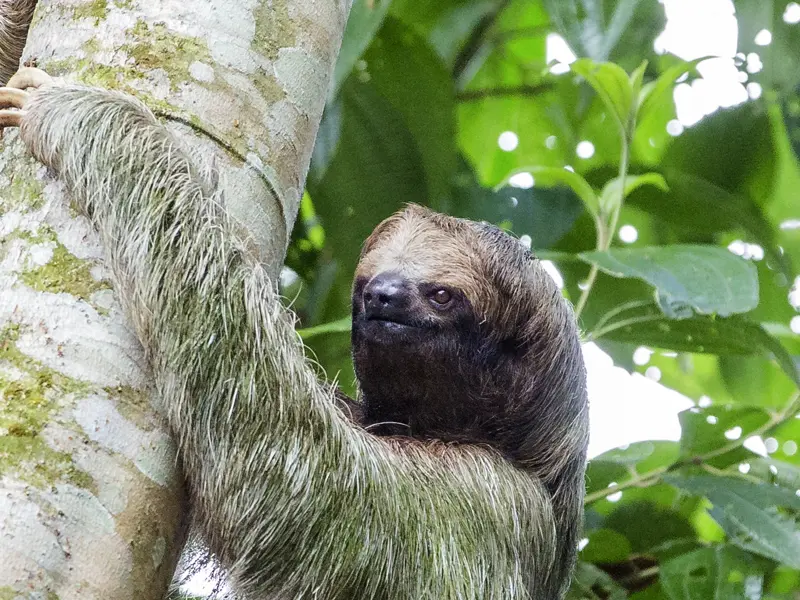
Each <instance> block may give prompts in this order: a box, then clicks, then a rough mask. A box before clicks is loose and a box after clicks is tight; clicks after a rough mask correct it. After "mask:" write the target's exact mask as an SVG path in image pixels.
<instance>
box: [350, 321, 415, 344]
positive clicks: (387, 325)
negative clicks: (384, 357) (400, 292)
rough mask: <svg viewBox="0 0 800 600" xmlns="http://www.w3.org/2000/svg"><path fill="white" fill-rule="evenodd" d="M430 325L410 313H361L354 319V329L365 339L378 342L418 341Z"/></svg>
mask: <svg viewBox="0 0 800 600" xmlns="http://www.w3.org/2000/svg"><path fill="white" fill-rule="evenodd" d="M428 329H429V327H426V325H425V323H420V322H418V321H417V320H414V319H412V318H411V316H410V315H408V316H406V315H397V314H395V315H364V314H362V315H360V318H359V317H357V318H356V319H355V320H354V321H353V330H354V331H355V332H356V333H357V335H358V337H360V338H361V339H363V340H364V341H368V342H372V343H378V344H398V343H403V342H413V343H417V342H419V341H421V338H420V336H421V335H423V334H424V333H426V331H427V330H428Z"/></svg>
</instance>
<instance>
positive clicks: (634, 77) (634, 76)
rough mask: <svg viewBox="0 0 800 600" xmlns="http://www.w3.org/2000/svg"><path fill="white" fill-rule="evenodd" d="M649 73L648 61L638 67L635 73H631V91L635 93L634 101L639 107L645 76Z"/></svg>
mask: <svg viewBox="0 0 800 600" xmlns="http://www.w3.org/2000/svg"><path fill="white" fill-rule="evenodd" d="M646 71H647V61H646V60H645V61H642V64H640V65H639V66H638V67H636V68H635V69H634V70H633V72H632V73H631V76H630V80H631V90H632V91H633V99H634V102H636V105H637V107H638V105H639V104H638V99H639V98H640V97H641V93H642V84H643V82H644V74H645V72H646Z"/></svg>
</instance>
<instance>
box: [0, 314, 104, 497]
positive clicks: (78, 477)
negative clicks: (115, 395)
mask: <svg viewBox="0 0 800 600" xmlns="http://www.w3.org/2000/svg"><path fill="white" fill-rule="evenodd" d="M19 333H20V327H19V325H16V324H12V325H7V326H5V327H3V328H2V329H0V340H2V341H0V364H4V363H6V364H10V365H11V366H12V367H13V368H14V369H15V370H17V371H19V372H20V373H21V376H20V377H19V378H14V379H8V378H6V377H3V376H0V474H5V473H8V472H13V473H14V474H15V475H16V476H18V477H20V478H21V479H23V480H24V481H26V482H28V483H30V484H31V485H34V486H36V487H46V486H48V485H52V484H53V483H55V482H58V481H65V482H69V483H71V484H73V485H76V486H79V487H82V488H86V489H90V490H92V489H93V487H94V482H93V480H92V478H91V476H89V475H88V474H86V473H85V472H83V471H81V470H80V469H78V468H77V467H75V465H74V464H73V462H72V457H71V456H70V455H69V454H68V453H65V452H57V451H55V450H53V449H52V448H50V446H48V444H47V443H46V442H45V440H44V438H43V437H42V435H41V434H42V431H43V430H44V428H45V427H46V426H47V424H48V423H49V422H50V420H51V419H52V418H53V415H54V414H55V412H56V411H57V410H58V408H59V404H58V402H57V401H56V398H58V397H60V396H64V395H67V394H71V393H86V392H88V390H89V385H88V384H85V383H83V382H80V381H77V380H75V379H72V378H70V377H67V376H65V375H62V374H61V373H58V372H56V371H53V370H52V369H48V368H46V367H45V366H43V365H41V364H40V363H39V362H38V361H36V360H34V359H32V358H30V357H29V356H27V355H25V354H23V353H22V352H20V350H19V349H18V348H17V344H16V342H17V340H18V339H19Z"/></svg>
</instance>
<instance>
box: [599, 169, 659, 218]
mask: <svg viewBox="0 0 800 600" xmlns="http://www.w3.org/2000/svg"><path fill="white" fill-rule="evenodd" d="M643 185H652V186H654V187H657V188H658V189H660V190H661V191H662V192H668V191H669V186H667V182H666V181H665V180H664V177H663V176H662V175H661V174H660V173H643V174H642V175H628V176H627V177H625V196H624V197H625V198H627V197H628V196H630V195H631V193H632V192H634V191H635V190H637V189H639V188H640V187H642V186H643ZM619 188H620V183H619V177H614V178H613V179H610V180H609V181H608V183H606V184H605V185H604V186H603V191H602V192H601V193H600V206H601V207H602V209H603V211H605V213H606V214H610V213H611V211H612V209H614V208H615V207H616V205H617V203H618V202H619V201H620V189H619Z"/></svg>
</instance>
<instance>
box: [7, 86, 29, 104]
mask: <svg viewBox="0 0 800 600" xmlns="http://www.w3.org/2000/svg"><path fill="white" fill-rule="evenodd" d="M29 99H30V94H29V93H28V92H24V91H22V90H20V89H17V88H12V87H4V88H0V108H25V105H26V104H27V103H28V100H29Z"/></svg>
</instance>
